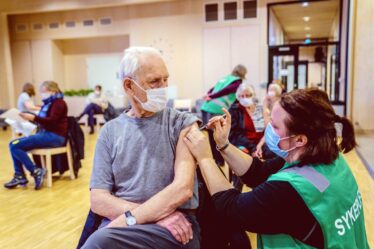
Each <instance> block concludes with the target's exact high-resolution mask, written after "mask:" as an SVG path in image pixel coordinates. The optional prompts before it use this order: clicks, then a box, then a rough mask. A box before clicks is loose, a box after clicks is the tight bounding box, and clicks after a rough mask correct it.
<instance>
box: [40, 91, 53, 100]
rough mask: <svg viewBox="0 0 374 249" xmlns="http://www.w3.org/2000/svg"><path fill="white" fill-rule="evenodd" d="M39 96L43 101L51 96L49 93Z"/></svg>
mask: <svg viewBox="0 0 374 249" xmlns="http://www.w3.org/2000/svg"><path fill="white" fill-rule="evenodd" d="M40 96H41V97H42V99H43V100H44V99H48V98H49V97H51V94H50V93H40Z"/></svg>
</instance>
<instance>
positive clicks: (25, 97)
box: [17, 83, 40, 112]
mask: <svg viewBox="0 0 374 249" xmlns="http://www.w3.org/2000/svg"><path fill="white" fill-rule="evenodd" d="M33 96H35V89H34V85H33V84H31V83H25V84H24V85H23V87H22V93H21V94H20V95H19V96H18V100H17V108H18V110H19V111H20V112H36V111H39V110H40V107H39V106H35V104H34V101H33V99H32V97H33Z"/></svg>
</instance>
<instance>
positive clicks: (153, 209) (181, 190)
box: [131, 182, 192, 224]
mask: <svg viewBox="0 0 374 249" xmlns="http://www.w3.org/2000/svg"><path fill="white" fill-rule="evenodd" d="M191 197H192V187H191V188H190V187H187V186H183V184H181V183H177V182H173V183H171V184H170V185H169V186H167V187H166V188H164V189H163V190H162V191H161V192H159V193H157V194H156V195H155V196H153V197H152V198H150V199H149V200H147V201H146V202H144V203H143V204H142V205H140V206H138V207H136V208H135V209H133V210H132V211H131V212H132V214H133V215H134V216H135V217H136V221H137V223H138V224H145V223H151V222H156V221H158V220H160V219H162V218H165V217H166V216H168V215H170V214H171V213H172V212H174V211H175V210H176V209H177V208H178V207H179V206H181V205H182V204H183V203H185V202H186V201H187V200H189V199H190V198H191Z"/></svg>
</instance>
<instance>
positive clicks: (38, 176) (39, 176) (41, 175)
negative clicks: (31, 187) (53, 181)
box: [32, 168, 47, 190]
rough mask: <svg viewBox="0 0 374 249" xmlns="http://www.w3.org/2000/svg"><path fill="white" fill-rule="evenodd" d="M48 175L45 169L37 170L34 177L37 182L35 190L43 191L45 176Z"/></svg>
mask: <svg viewBox="0 0 374 249" xmlns="http://www.w3.org/2000/svg"><path fill="white" fill-rule="evenodd" d="M46 173H47V169H45V168H36V169H35V170H34V173H33V174H32V176H33V177H34V180H35V190H38V189H41V188H42V186H43V179H44V175H45V174H46Z"/></svg>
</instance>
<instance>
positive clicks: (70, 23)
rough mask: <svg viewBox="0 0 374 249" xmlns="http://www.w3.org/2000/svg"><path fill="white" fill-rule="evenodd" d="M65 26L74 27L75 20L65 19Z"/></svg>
mask: <svg viewBox="0 0 374 249" xmlns="http://www.w3.org/2000/svg"><path fill="white" fill-rule="evenodd" d="M65 27H66V28H74V27H75V22H74V21H67V22H65Z"/></svg>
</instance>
